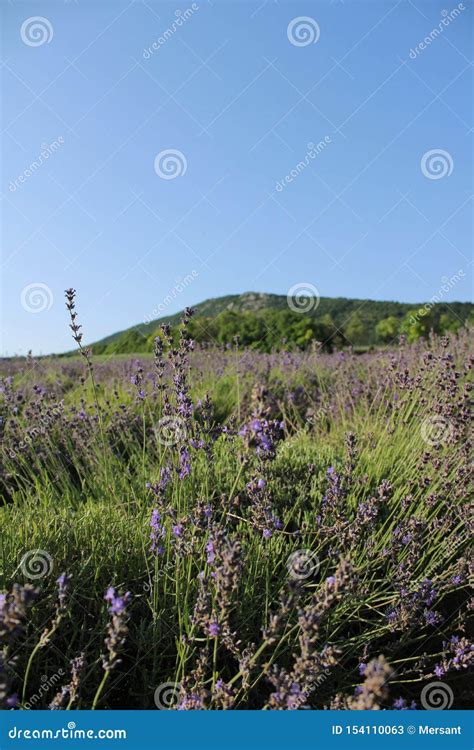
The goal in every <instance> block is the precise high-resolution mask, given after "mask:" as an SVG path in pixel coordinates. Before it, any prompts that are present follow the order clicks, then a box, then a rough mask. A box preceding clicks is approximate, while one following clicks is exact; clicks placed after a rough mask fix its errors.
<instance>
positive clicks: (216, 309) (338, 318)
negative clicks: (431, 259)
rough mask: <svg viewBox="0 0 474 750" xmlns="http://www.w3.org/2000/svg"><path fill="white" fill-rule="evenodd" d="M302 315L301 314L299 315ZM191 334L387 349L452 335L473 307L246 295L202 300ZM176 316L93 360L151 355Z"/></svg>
mask: <svg viewBox="0 0 474 750" xmlns="http://www.w3.org/2000/svg"><path fill="white" fill-rule="evenodd" d="M303 310H304V311H305V312H303ZM194 311H195V315H194V317H193V319H192V321H191V333H192V335H193V337H194V338H195V339H196V340H197V341H198V342H201V343H202V342H210V343H212V342H214V343H218V344H221V345H226V344H229V343H232V341H233V340H234V337H235V336H238V337H239V341H240V343H241V344H242V345H245V346H250V347H253V348H257V349H263V350H269V349H271V348H281V346H282V345H284V346H285V347H287V346H289V347H290V348H291V346H292V345H297V346H299V347H303V348H304V346H306V345H307V344H309V342H311V341H312V340H318V341H321V342H322V343H323V344H324V346H325V348H327V349H332V348H334V347H338V346H343V345H348V344H353V345H356V346H372V345H375V344H381V343H388V342H389V341H391V340H393V339H394V338H396V336H397V335H398V334H399V333H405V334H407V336H408V337H409V338H410V339H411V340H415V339H416V338H419V337H420V336H422V335H426V334H427V333H428V332H429V330H430V329H433V330H435V331H436V332H438V333H443V332H444V331H446V330H456V329H457V328H459V327H460V326H461V325H463V324H464V323H465V322H466V321H468V320H469V321H471V322H472V321H474V305H472V304H471V303H469V302H450V303H449V304H448V303H437V304H433V303H431V302H429V303H419V304H407V303H402V302H392V301H375V300H361V299H348V298H346V297H335V298H331V297H321V298H320V299H319V301H318V300H316V298H310V297H308V298H306V299H304V301H303V302H301V300H300V302H299V303H298V301H296V300H295V302H294V304H292V305H289V304H288V299H287V296H286V295H278V294H265V293H260V292H246V293H244V294H235V295H227V296H225V297H216V298H212V299H208V300H205V301H204V302H201V303H199V304H198V305H196V306H195V307H194ZM181 314H182V313H176V314H174V315H168V316H163V317H161V318H157V319H155V320H152V321H150V322H143V323H139V324H137V325H135V326H132V327H131V328H128V329H126V330H124V331H119V332H117V333H114V334H112V335H111V336H107V337H106V338H104V339H102V340H100V341H98V342H96V343H94V344H93V345H92V348H93V351H94V352H95V353H97V354H112V353H127V352H130V353H131V352H145V351H152V349H153V339H154V338H155V336H156V335H158V333H159V329H160V326H161V325H162V324H164V323H169V324H171V325H176V324H178V323H179V321H180V318H181Z"/></svg>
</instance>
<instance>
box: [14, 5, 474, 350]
mask: <svg viewBox="0 0 474 750" xmlns="http://www.w3.org/2000/svg"><path fill="white" fill-rule="evenodd" d="M1 8H2V52H1V59H2V69H1V75H2V89H3V107H2V136H1V138H2V189H1V192H2V311H3V325H2V329H3V341H2V344H1V351H2V353H4V354H7V353H8V354H13V353H26V351H27V350H28V349H32V350H33V352H34V353H46V352H51V351H56V352H58V351H63V350H66V349H69V348H71V339H70V337H69V334H68V328H67V322H68V321H67V317H66V313H65V309H64V304H63V290H64V289H65V288H67V287H70V286H73V287H75V288H76V289H77V292H78V309H79V314H80V318H81V322H82V323H83V326H84V331H85V338H86V341H93V340H97V339H99V338H101V337H103V336H106V335H108V334H110V333H113V332H115V331H117V330H120V329H123V328H125V327H128V326H130V325H133V324H134V323H138V322H140V321H142V320H144V319H147V318H149V317H150V315H152V313H153V310H155V309H160V310H163V306H164V307H165V311H166V313H173V312H175V311H177V310H179V309H182V308H183V307H184V306H185V305H188V304H193V303H197V302H200V301H202V300H203V299H206V298H209V297H215V296H220V295H224V294H234V293H241V292H244V291H249V290H254V291H265V292H274V293H280V294H286V293H287V291H288V290H289V289H290V288H291V287H293V286H294V285H295V284H306V285H312V286H314V287H316V288H317V290H318V291H319V293H320V295H321V296H330V297H335V296H347V297H355V298H372V299H396V300H401V301H407V302H419V301H423V300H429V299H430V298H431V297H432V296H433V295H435V294H439V291H440V289H441V287H442V286H443V284H445V282H446V279H447V278H448V279H449V278H451V277H452V276H453V275H454V274H457V273H458V272H459V271H460V270H463V274H462V275H461V276H462V278H461V280H460V281H457V282H456V283H454V284H451V285H448V286H450V288H449V290H448V291H445V292H443V293H442V294H443V299H444V300H446V301H449V300H470V299H471V297H472V265H470V264H471V263H472V235H473V232H472V192H473V190H472V66H471V63H470V61H471V60H472V28H473V23H472V21H473V19H472V4H471V3H470V2H468V1H467V0H466V1H465V2H464V3H461V4H456V3H446V2H444V0H443V2H436V1H434V2H429V3H426V2H422V0H414V2H410V1H406V0H402V1H401V2H396V0H390V2H385V1H384V0H383V1H380V2H378V1H376V0H372V1H371V2H349V1H348V0H345V2H342V0H337V1H333V2H330V1H329V0H328V2H299V1H298V0H294V1H293V2H287V3H285V2H282V1H281V0H280V1H279V2H273V1H272V0H268V1H267V2H264V1H263V0H260V1H259V2H255V3H254V2H223V1H220V2H219V1H218V0H212V2H208V1H207V0H199V2H197V3H194V4H193V3H192V2H189V1H188V0H184V1H183V3H182V4H180V5H178V4H177V3H168V2H153V1H152V0H146V1H145V2H126V1H124V2H122V1H121V0H120V1H117V2H116V1H115V0H113V1H112V0H108V1H106V0H95V1H94V2H84V1H83V0H78V1H77V2H73V1H71V0H69V1H66V2H64V1H63V0H61V1H58V2H44V1H43V0H36V1H35V2H34V3H29V2H20V1H19V0H11V2H8V0H3V2H2V5H1ZM453 9H457V12H456V14H455V15H452V11H453ZM37 16H40V17H41V18H40V21H36V22H35V21H31V18H32V17H37ZM178 18H179V19H180V21H179V23H176V22H177V20H178ZM295 19H296V20H295ZM298 19H300V20H298ZM301 19H309V20H303V21H302V20H301ZM443 19H444V23H443ZM433 30H437V32H436V33H433ZM427 37H429V41H428V42H424V40H425V39H426V38H427ZM153 43H155V45H154V48H153ZM420 43H421V46H420ZM146 50H149V51H148V52H147V51H146ZM324 139H326V140H324ZM320 142H324V146H321V147H320V148H319V149H313V150H311V147H310V145H308V144H315V145H316V144H318V143H320ZM169 150H172V151H173V152H179V153H178V156H177V159H176V160H175V162H174V164H173V157H172V161H171V162H166V158H165V161H164V162H162V159H161V158H160V157H159V158H158V159H157V160H156V157H157V155H158V154H162V153H163V152H167V151H169ZM42 152H43V157H40V155H41V153H42ZM438 152H441V153H438ZM45 153H47V157H46V156H45V155H44V154H45ZM437 154H438V155H437ZM35 162H36V165H37V166H34V163H35ZM155 164H156V165H157V169H155ZM298 164H300V167H297V165H298ZM32 165H33V168H31V167H32ZM160 165H161V167H160ZM167 165H168V167H169V168H170V169H171V173H166V172H165V171H163V170H165V169H166V166H167ZM301 165H303V166H301ZM173 170H174V171H173ZM160 172H161V175H163V174H165V176H166V177H168V178H169V177H172V179H164V178H163V176H160ZM445 285H446V284H445ZM170 297H171V299H172V301H171V302H170V301H169V300H170ZM164 300H168V301H166V302H164ZM160 305H161V307H160Z"/></svg>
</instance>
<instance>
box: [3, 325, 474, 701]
mask: <svg viewBox="0 0 474 750" xmlns="http://www.w3.org/2000/svg"><path fill="white" fill-rule="evenodd" d="M183 346H184V345H183ZM448 352H449V353H450V354H451V356H452V360H447V359H446V355H447V353H448ZM180 357H181V359H180ZM427 357H429V358H428V359H427ZM469 357H470V353H469V341H468V338H467V337H465V336H464V335H463V334H462V335H460V336H459V337H458V338H456V337H452V338H451V342H450V345H449V348H448V349H447V348H446V346H445V342H440V341H439V340H436V339H433V340H431V341H430V342H427V343H426V344H417V345H415V346H413V347H406V346H405V347H403V348H401V349H400V350H399V351H397V352H394V353H392V352H385V351H384V352H376V353H371V354H365V355H361V356H358V357H354V356H352V355H350V354H344V355H343V357H341V356H340V355H327V356H318V355H317V354H314V353H312V354H309V353H305V354H292V355H288V354H286V353H284V352H283V353H280V354H275V355H263V354H262V355H259V354H256V353H252V354H251V355H247V354H246V353H242V352H230V353H227V354H225V353H219V352H207V353H199V352H196V353H194V354H191V355H189V364H186V361H187V358H188V354H186V352H185V349H184V348H183V350H182V353H181V355H177V354H176V353H175V354H174V355H173V354H172V353H171V354H170V362H168V363H167V364H166V368H171V371H172V368H174V372H175V374H176V373H178V376H179V377H180V378H181V381H180V382H181V388H182V389H184V391H185V392H186V393H187V395H188V396H189V398H190V399H191V400H192V401H193V403H194V405H195V408H194V417H193V418H190V419H187V418H185V419H184V420H183V421H184V423H185V425H184V432H183V433H182V434H181V435H178V438H176V439H173V440H172V441H171V442H170V441H169V439H168V440H167V439H166V436H165V439H163V434H162V430H161V429H160V424H161V423H160V419H162V417H163V414H165V413H166V412H168V413H169V414H170V415H171V418H172V419H174V420H180V419H182V418H181V416H180V413H179V412H178V411H177V407H178V405H179V398H180V396H179V392H178V391H176V392H175V391H174V390H173V386H172V384H171V381H170V379H169V376H170V371H168V369H166V374H165V376H164V380H163V383H164V384H165V385H166V390H163V389H161V388H160V387H159V385H160V382H161V381H160V379H159V378H158V376H157V372H158V369H159V367H158V369H153V368H154V363H153V361H152V360H150V359H147V358H141V367H142V368H143V372H140V366H137V365H133V364H131V363H130V361H129V360H127V359H123V358H121V359H117V360H114V361H112V362H101V361H99V362H97V363H96V364H95V365H94V368H95V369H94V376H95V380H96V383H97V386H96V392H95V393H96V395H94V389H93V386H92V384H91V381H90V378H86V381H85V383H82V384H81V383H80V382H79V378H80V376H81V375H84V373H85V374H86V375H87V369H86V370H84V364H85V362H84V361H83V360H75V361H65V360H62V361H59V362H58V361H55V362H54V363H51V364H49V363H45V362H44V361H42V362H41V363H40V364H39V365H38V363H34V362H33V363H30V364H28V363H20V364H19V365H18V368H17V371H16V372H15V373H14V374H13V378H12V380H11V382H10V381H8V380H6V381H4V392H3V396H4V414H5V423H4V431H3V440H2V465H3V469H4V475H5V479H4V481H3V485H2V491H3V496H4V505H3V507H2V508H1V511H0V539H1V547H0V555H1V557H0V560H1V573H2V580H3V588H4V590H6V591H11V587H12V584H13V582H18V583H19V584H20V585H22V586H24V585H26V584H28V583H30V584H32V585H34V586H35V588H36V598H35V601H34V602H33V603H32V605H31V606H30V607H29V608H28V613H27V617H25V618H23V620H22V623H21V627H19V628H18V629H17V630H16V631H15V632H14V633H13V634H11V633H10V634H9V635H8V636H7V637H5V638H4V644H3V645H4V662H5V664H4V668H5V678H4V680H5V683H6V684H7V689H6V695H9V696H12V695H14V694H17V695H18V696H19V697H18V702H17V705H18V706H19V707H20V708H21V707H24V706H25V704H29V705H30V707H34V708H42V707H47V706H48V705H49V703H50V702H51V701H53V699H54V697H55V693H56V691H57V687H52V688H51V690H49V692H48V691H46V693H45V694H42V695H41V696H40V698H38V699H37V700H36V699H35V696H37V695H38V694H39V690H40V686H41V684H42V677H44V676H46V677H47V678H48V679H49V678H50V677H51V676H52V675H54V674H57V673H58V671H59V670H62V674H64V679H63V682H62V684H63V685H64V686H65V688H66V693H67V696H66V698H65V699H64V700H63V702H62V704H61V706H60V707H62V708H67V707H70V708H71V707H72V708H90V707H92V706H94V707H97V708H118V707H120V708H143V709H146V708H155V706H156V700H157V699H156V697H155V696H156V693H155V691H157V689H158V691H160V686H162V685H164V684H167V683H172V686H173V687H172V693H173V700H172V701H171V702H169V701H168V702H166V701H165V705H164V706H161V707H165V708H167V707H175V705H176V703H177V704H178V705H179V707H181V708H210V709H223V708H224V709H225V708H234V709H239V708H254V709H268V708H270V709H274V708H285V709H286V708H294V707H299V706H301V705H305V704H306V705H309V706H311V707H313V708H324V707H328V706H331V705H332V706H336V707H341V706H343V707H351V708H357V707H382V708H391V707H393V702H394V700H396V699H400V700H401V701H402V703H403V705H409V704H410V702H411V701H415V702H416V703H417V705H419V703H420V693H421V687H422V686H423V685H426V684H429V683H430V681H433V680H435V679H437V677H436V673H435V671H434V670H435V667H436V666H438V667H439V666H440V665H443V664H444V667H443V669H444V670H445V674H446V677H445V680H446V684H447V685H448V687H449V690H450V691H451V692H452V694H453V700H454V701H455V706H457V707H463V706H464V705H466V703H467V702H468V701H469V699H470V689H469V687H468V684H469V683H468V681H467V662H468V659H467V657H466V658H465V654H464V653H463V654H462V655H461V657H462V658H461V662H460V664H459V663H456V662H455V661H453V660H454V658H455V656H454V654H455V651H454V650H453V649H455V648H456V647H455V646H452V645H450V644H449V639H450V638H451V637H452V636H455V637H459V638H463V637H464V635H465V628H466V623H467V588H466V587H467V583H466V573H467V562H466V554H467V549H468V538H469V537H468V533H467V529H466V513H465V510H464V508H465V504H466V498H467V492H468V469H469V453H468V450H467V443H466V441H467V439H468V434H467V430H466V423H465V420H464V414H465V410H466V400H467V398H468V395H467V392H466V391H465V388H466V383H467V382H468V381H469V372H468V370H467V365H468V363H469ZM158 360H159V356H158V355H157V357H156V358H155V364H157V361H158ZM391 360H393V367H392V369H391ZM158 365H159V362H158ZM148 371H150V372H151V373H152V375H151V376H150V378H147V373H148ZM130 372H132V374H133V377H134V378H135V380H136V381H138V382H135V383H134V384H132V383H130ZM455 373H458V377H455ZM34 385H37V386H38V385H40V386H45V391H44V392H42V391H38V390H36V391H35V390H34V388H33V386H34ZM140 390H143V391H144V392H145V395H144V397H141V396H140V395H139V391H140ZM164 393H168V394H169V399H170V406H169V407H167V406H166V401H164V400H163V395H164ZM206 393H208V394H209V397H210V401H211V402H212V412H211V413H210V414H208V415H207V417H206V413H205V409H203V408H202V407H201V406H200V405H199V404H198V402H199V400H200V399H203V398H204V397H205V394H206ZM433 419H434V420H438V421H437V422H436V424H438V427H439V425H441V428H442V429H441V431H440V430H439V429H438V432H436V430H435V433H434V434H435V439H434V438H433V435H432V434H431V432H430V430H431V429H432V426H431V427H430V425H431V423H432V422H433ZM255 420H259V423H260V425H263V428H262V429H263V433H259V432H258V431H255V430H254V428H253V427H252V421H255ZM246 425H247V430H245V429H242V428H243V427H244V428H245V426H246ZM249 425H250V427H249ZM426 425H428V428H426ZM423 426H425V428H424V427H423ZM223 427H225V428H226V430H225V431H223V430H222V428H223ZM427 429H428V434H427ZM259 434H265V435H267V434H268V436H269V437H268V439H269V440H270V442H271V443H272V446H271V449H270V450H268V451H266V450H263V449H262V444H259V440H260V437H259ZM193 440H194V441H197V442H196V443H193V442H192V441H193ZM199 441H203V442H204V446H201V445H200V443H199ZM273 443H274V446H273ZM193 446H194V447H193ZM183 449H186V450H189V460H190V464H191V465H190V471H189V474H187V475H186V476H184V477H183V478H182V479H180V478H179V477H178V472H179V471H180V469H181V470H182V468H183V454H182V451H183ZM257 449H259V450H257ZM164 467H169V468H170V469H171V481H170V482H169V484H168V485H167V487H166V490H165V491H164V492H159V491H155V493H153V491H152V490H151V489H150V488H149V487H147V483H148V484H150V483H151V484H153V483H156V482H158V481H159V480H160V472H161V470H162V469H163V468H164ZM328 470H329V471H328ZM258 479H261V480H264V481H265V487H264V488H263V489H260V490H257V489H255V487H253V485H252V483H255V482H256V481H257V480H258ZM154 507H156V508H157V510H158V511H159V513H160V516H161V518H162V525H163V527H164V532H163V539H162V540H161V543H162V545H163V548H164V549H163V554H159V555H157V554H153V553H151V552H150V517H151V512H152V510H153V508H154ZM275 519H278V522H276V521H275ZM176 526H181V527H182V531H181V533H180V534H176V533H174V532H173V527H176ZM265 529H266V530H267V531H268V532H270V533H269V534H268V538H267V537H266V535H265ZM270 534H271V535H270ZM210 541H212V542H213V543H214V546H215V558H214V559H210V557H212V555H211V556H210V554H209V543H210ZM35 550H40V551H43V552H42V553H41V554H43V553H46V555H47V557H46V562H47V564H46V572H45V575H43V576H41V577H38V578H31V577H29V576H28V575H27V574H25V569H24V565H23V566H22V560H23V556H24V555H25V553H28V552H29V551H35ZM298 551H300V552H299V555H300V556H301V554H303V555H306V556H307V558H309V561H310V564H309V567H310V568H311V570H310V573H309V574H308V575H306V574H305V575H300V572H301V571H299V569H298V570H296V575H295V570H293V569H292V568H291V559H292V558H291V555H292V554H293V553H295V552H298ZM301 551H303V553H302V552H301ZM38 554H39V553H38ZM40 557H41V555H40ZM315 560H317V562H318V564H317V565H313V564H312V563H314V561H315ZM303 562H304V563H305V564H308V559H306V558H305V559H304V560H303ZM341 566H342V567H341ZM344 566H346V567H344ZM63 572H66V573H68V574H69V575H70V576H71V581H70V583H69V587H68V592H67V597H66V598H67V602H66V605H65V606H64V607H63V608H59V609H58V600H57V586H56V583H55V581H56V579H57V578H58V576H59V575H60V574H61V573H63ZM304 572H306V571H304ZM212 574H213V575H212ZM427 580H428V581H429V582H430V585H431V587H432V595H431V594H429V595H426V592H425V593H423V591H424V589H423V586H425V588H426V586H427V585H428V584H426V583H425V584H424V583H423V582H426V581H427ZM110 586H113V587H114V589H115V594H114V595H115V596H119V595H120V594H123V593H124V592H125V591H129V592H131V595H132V598H131V602H130V603H127V605H126V607H124V610H123V611H122V612H119V613H118V614H116V619H117V618H118V621H114V615H113V613H111V612H110V610H109V609H108V606H107V603H106V602H105V601H104V593H105V591H106V590H107V588H108V587H110ZM58 612H59V614H58ZM212 623H217V624H218V632H217V634H216V633H214V631H212V627H211V625H212ZM122 626H123V628H124V632H125V636H124V638H123V642H120V644H119V645H118V646H117V648H116V653H117V654H118V658H119V660H120V661H119V663H117V664H116V665H114V666H113V668H111V669H105V670H104V661H103V660H104V658H105V659H107V656H108V655H109V656H110V644H109V645H107V644H105V643H104V639H105V638H106V637H107V632H109V637H110V628H112V631H113V629H114V628H115V631H113V632H115V635H116V634H117V629H118V628H119V627H122ZM108 629H109V630H108ZM45 631H46V635H45ZM0 632H1V631H0ZM456 653H457V652H456ZM81 654H84V655H85V661H86V667H85V668H84V670H82V672H81V674H80V677H78V679H77V683H78V684H77V685H76V686H75V687H74V686H73V687H71V676H70V673H71V662H72V660H73V659H74V658H77V657H78V656H79V655H81ZM381 654H383V655H384V657H385V659H386V660H387V662H388V663H389V665H390V667H389V668H387V671H386V673H384V677H383V680H381V681H380V684H379V685H378V687H377V688H376V689H375V688H374V687H373V684H372V682H370V679H369V678H370V674H369V672H370V669H372V670H375V672H377V669H378V667H377V665H379V666H380V664H381V662H380V655H381ZM465 662H466V664H465ZM361 664H372V666H370V668H369V672H367V668H366V677H367V679H366V681H365V682H364V677H363V675H361V671H362V672H363V669H364V667H361V668H360V665H361ZM465 667H466V668H465ZM73 676H74V675H73ZM43 681H44V680H43ZM292 685H293V686H294V685H296V686H297V687H291V686H292ZM99 686H101V687H100V688H99ZM354 691H355V693H354ZM295 696H296V697H295ZM357 701H359V703H361V705H358V703H357ZM58 702H60V699H59V698H58ZM159 702H160V701H159V700H158V703H159Z"/></svg>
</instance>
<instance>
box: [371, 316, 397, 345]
mask: <svg viewBox="0 0 474 750" xmlns="http://www.w3.org/2000/svg"><path fill="white" fill-rule="evenodd" d="M399 331H400V321H399V319H398V318H396V317H395V315H389V317H388V318H383V319H382V320H380V321H379V322H378V323H377V325H376V326H375V334H376V336H377V339H378V340H379V341H383V342H384V344H388V343H389V342H391V341H393V340H394V339H395V338H396V336H397V335H398V333H399Z"/></svg>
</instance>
